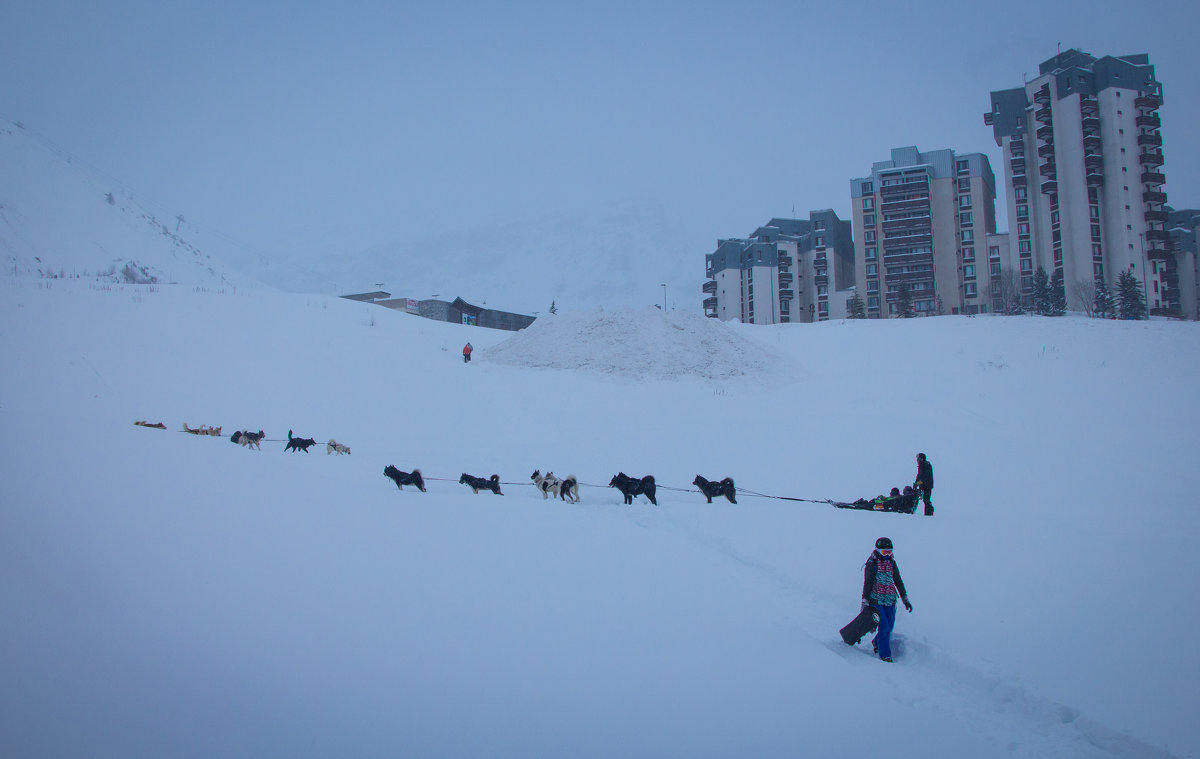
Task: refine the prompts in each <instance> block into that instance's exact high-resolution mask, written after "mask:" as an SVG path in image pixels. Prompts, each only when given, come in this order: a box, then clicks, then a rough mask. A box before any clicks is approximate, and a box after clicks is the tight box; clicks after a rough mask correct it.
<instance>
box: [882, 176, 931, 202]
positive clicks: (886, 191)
mask: <svg viewBox="0 0 1200 759" xmlns="http://www.w3.org/2000/svg"><path fill="white" fill-rule="evenodd" d="M919 192H921V193H926V194H928V192H929V179H928V178H926V177H920V178H918V179H910V180H907V181H905V182H898V183H896V184H888V185H883V186H882V187H880V188H879V196H880V198H881V199H882V200H886V199H887V198H889V197H891V198H895V197H896V196H897V195H910V194H915V193H919Z"/></svg>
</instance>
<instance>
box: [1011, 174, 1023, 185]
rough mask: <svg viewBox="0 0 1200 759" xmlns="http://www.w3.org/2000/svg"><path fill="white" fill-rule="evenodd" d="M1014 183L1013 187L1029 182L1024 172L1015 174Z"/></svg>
mask: <svg viewBox="0 0 1200 759" xmlns="http://www.w3.org/2000/svg"><path fill="white" fill-rule="evenodd" d="M1012 183H1013V187H1025V186H1026V184H1027V183H1026V181H1025V175H1024V174H1016V175H1013V178H1012Z"/></svg>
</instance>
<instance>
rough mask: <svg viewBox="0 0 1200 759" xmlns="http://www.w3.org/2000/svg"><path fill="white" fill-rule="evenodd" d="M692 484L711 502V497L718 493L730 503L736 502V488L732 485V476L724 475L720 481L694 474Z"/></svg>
mask: <svg viewBox="0 0 1200 759" xmlns="http://www.w3.org/2000/svg"><path fill="white" fill-rule="evenodd" d="M692 484H693V485H695V486H696V487H698V488H700V492H701V493H703V494H704V497H705V498H707V499H708V502H709V503H712V499H714V498H716V497H717V496H719V495H723V496H725V497H726V498H727V499H729V502H730V503H737V488H735V487H734V486H733V478H732V477H726V478H725V479H723V480H721V481H720V482H710V481H709V480H706V479H704V478H703V477H701V476H700V475H696V479H694V480H692Z"/></svg>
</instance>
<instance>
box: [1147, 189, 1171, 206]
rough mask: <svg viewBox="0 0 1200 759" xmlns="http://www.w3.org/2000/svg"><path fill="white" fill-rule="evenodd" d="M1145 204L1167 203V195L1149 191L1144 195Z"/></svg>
mask: <svg viewBox="0 0 1200 759" xmlns="http://www.w3.org/2000/svg"><path fill="white" fill-rule="evenodd" d="M1142 202H1143V203H1166V202H1167V194H1166V193H1165V192H1162V191H1161V190H1149V191H1147V192H1143V193H1142Z"/></svg>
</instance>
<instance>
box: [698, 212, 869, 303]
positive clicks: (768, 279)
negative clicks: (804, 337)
mask: <svg viewBox="0 0 1200 759" xmlns="http://www.w3.org/2000/svg"><path fill="white" fill-rule="evenodd" d="M705 269H706V271H705V274H706V276H707V277H708V280H707V281H706V282H705V283H704V285H703V291H704V293H705V295H706V297H705V299H704V314H705V316H711V317H715V318H718V319H721V320H723V321H728V320H730V319H738V320H740V321H741V322H743V323H745V324H782V323H787V322H815V321H824V320H826V319H830V318H835V319H840V318H844V317H845V315H846V302H847V301H848V300H849V297H850V293H851V290H850V288H852V287H853V285H854V243H853V240H852V239H851V236H850V222H848V221H842V220H841V219H839V218H838V216H837V214H836V213H834V212H833V211H831V210H824V211H813V212H812V213H810V214H809V216H808V219H771V220H770V221H769V222H767V224H766V225H765V226H762V227H759V228H758V229H757V230H755V232H754V234H752V235H751V236H750V237H748V238H733V239H729V240H719V241H718V242H717V249H716V251H715V252H713V253H709V254H708V255H706V256H705Z"/></svg>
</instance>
